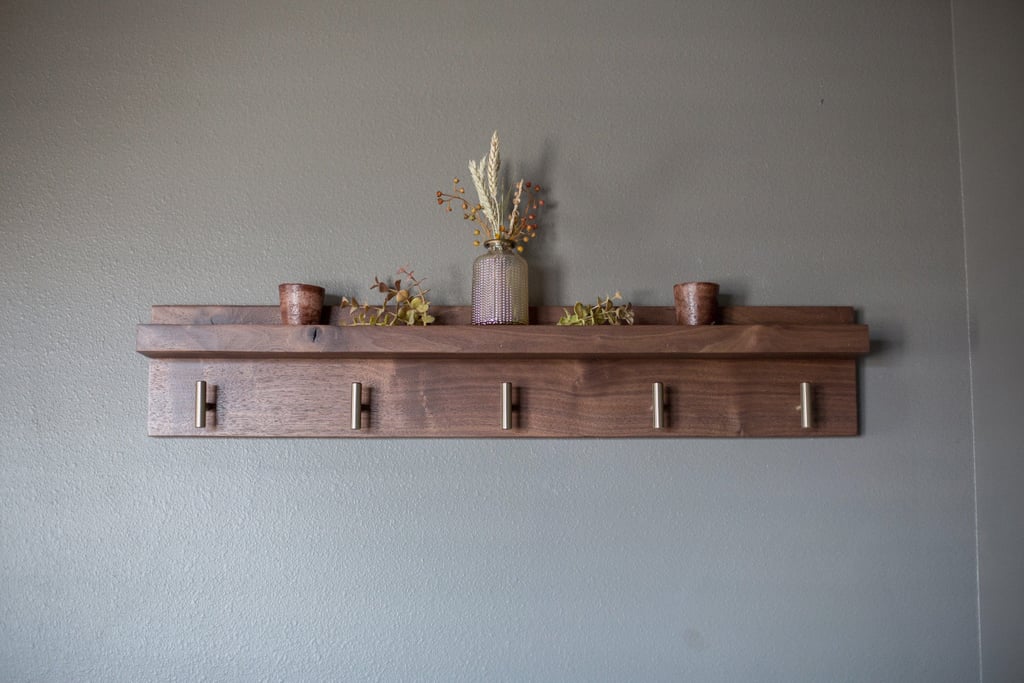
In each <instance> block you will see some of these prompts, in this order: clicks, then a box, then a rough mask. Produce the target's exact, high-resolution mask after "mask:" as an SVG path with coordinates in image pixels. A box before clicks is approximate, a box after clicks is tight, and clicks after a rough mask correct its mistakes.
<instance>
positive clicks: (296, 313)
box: [277, 282, 324, 325]
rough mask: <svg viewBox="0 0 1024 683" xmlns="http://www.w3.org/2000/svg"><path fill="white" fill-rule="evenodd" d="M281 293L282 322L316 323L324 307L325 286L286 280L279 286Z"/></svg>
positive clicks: (290, 323)
mask: <svg viewBox="0 0 1024 683" xmlns="http://www.w3.org/2000/svg"><path fill="white" fill-rule="evenodd" d="M277 291H278V293H279V294H280V295H281V322H282V323H284V324H285V325H316V324H317V323H319V322H320V314H321V313H322V311H323V308H324V288H323V287H317V286H316V285H304V284H300V283H296V282H286V283H284V284H282V285H278V287H277Z"/></svg>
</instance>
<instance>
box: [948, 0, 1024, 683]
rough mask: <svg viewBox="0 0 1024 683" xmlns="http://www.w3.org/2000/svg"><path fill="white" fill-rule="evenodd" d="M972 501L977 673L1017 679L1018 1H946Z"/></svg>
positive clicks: (1021, 209) (1021, 26) (1022, 500)
mask: <svg viewBox="0 0 1024 683" xmlns="http://www.w3.org/2000/svg"><path fill="white" fill-rule="evenodd" d="M953 16H954V18H955V23H954V26H955V27H956V33H955V36H956V48H957V49H956V65H957V68H956V75H957V84H958V93H959V97H958V101H959V120H960V139H961V141H962V168H963V187H964V200H963V202H964V225H965V226H966V231H965V235H966V237H967V239H966V252H967V272H968V282H969V287H968V291H969V292H970V297H969V310H970V340H971V361H972V372H973V378H974V381H973V386H974V392H973V399H974V423H975V442H974V451H975V462H976V473H977V474H976V476H977V500H978V502H977V506H978V556H979V579H980V585H981V593H980V615H981V618H980V626H981V643H982V647H981V652H982V665H983V666H982V672H983V674H984V679H985V680H986V681H1019V680H1021V679H1024V647H1022V646H1021V644H1022V642H1024V496H1022V495H1021V491H1022V490H1024V458H1022V457H1021V456H1022V455H1024V448H1022V447H1021V445H1020V441H1021V440H1020V434H1019V427H1020V420H1021V415H1022V412H1024V411H1022V410H1021V407H1022V404H1024V401H1022V400H1021V386H1024V359H1022V358H1021V354H1020V352H1021V341H1020V340H1021V333H1022V332H1024V313H1022V312H1021V308H1020V306H1019V305H1018V304H1017V299H1019V297H1020V295H1021V293H1022V292H1024V272H1022V269H1021V257H1022V256H1024V174H1022V173H1021V163H1022V162H1024V115H1022V114H1024V88H1022V87H1021V83H1022V82H1024V40H1022V36H1024V4H1022V3H1019V2H1010V1H999V2H996V1H992V2H985V3H977V2H959V1H958V2H954V3H953Z"/></svg>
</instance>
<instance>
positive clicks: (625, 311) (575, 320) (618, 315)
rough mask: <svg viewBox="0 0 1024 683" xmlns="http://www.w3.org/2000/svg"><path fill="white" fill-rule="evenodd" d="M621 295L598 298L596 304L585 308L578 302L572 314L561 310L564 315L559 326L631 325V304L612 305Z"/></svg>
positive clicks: (632, 315)
mask: <svg viewBox="0 0 1024 683" xmlns="http://www.w3.org/2000/svg"><path fill="white" fill-rule="evenodd" d="M621 299H622V295H621V294H620V293H618V292H615V294H613V295H612V296H610V297H608V296H606V297H605V298H603V299H602V298H601V297H598V298H597V303H596V304H594V305H592V306H587V305H585V304H583V303H582V302H580V301H577V302H576V305H574V306H573V307H572V312H570V311H569V310H568V309H563V311H565V315H563V316H562V317H561V318H559V320H558V324H559V325H623V324H625V325H632V324H633V319H634V313H633V304H631V303H625V304H619V305H618V306H616V305H614V304H613V303H612V301H619V300H621Z"/></svg>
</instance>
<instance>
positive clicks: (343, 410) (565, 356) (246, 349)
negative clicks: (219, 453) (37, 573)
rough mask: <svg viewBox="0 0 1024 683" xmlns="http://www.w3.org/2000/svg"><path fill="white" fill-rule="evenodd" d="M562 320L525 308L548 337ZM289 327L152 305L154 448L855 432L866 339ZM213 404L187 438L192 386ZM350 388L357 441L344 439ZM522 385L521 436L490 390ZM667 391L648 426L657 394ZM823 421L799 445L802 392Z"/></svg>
mask: <svg viewBox="0 0 1024 683" xmlns="http://www.w3.org/2000/svg"><path fill="white" fill-rule="evenodd" d="M561 312H562V309H561V307H542V308H539V309H534V310H533V315H534V320H535V321H540V322H543V323H552V322H554V321H555V320H557V319H558V316H560V315H561ZM328 313H329V315H327V317H326V318H325V319H327V320H331V321H333V322H334V323H335V324H323V325H310V326H301V327H299V326H287V325H281V324H279V323H278V320H279V319H280V318H279V315H280V313H279V307H277V306H155V307H153V312H152V319H153V323H152V324H147V325H139V326H138V329H137V337H136V349H137V350H138V351H139V353H142V354H144V355H146V356H148V357H149V358H150V376H149V398H150V403H149V432H150V434H152V435H155V436H202V437H211V436H212V437H222V436H223V437H256V436H268V437H345V438H374V437H399V438H414V437H470V438H476V437H482V438H512V437H545V438H578V437H585V438H616V437H651V438H662V437H697V436H699V437H747V436H758V437H781V436H786V437H804V436H851V435H855V434H857V432H858V406H857V401H858V398H857V360H856V359H857V357H858V356H859V355H862V354H865V353H867V352H868V350H869V346H870V340H869V337H868V328H867V326H865V325H858V324H855V315H854V311H853V309H852V308H849V307H727V308H725V309H723V311H722V319H723V322H724V323H726V324H722V325H714V326H694V327H690V326H681V325H676V324H674V321H675V313H674V309H673V308H672V307H651V308H641V309H639V310H638V316H639V317H640V320H641V321H642V322H643V321H646V322H647V324H638V325H634V326H632V327H629V326H624V327H609V326H606V327H589V328H576V327H557V326H555V325H553V324H533V325H529V326H507V327H506V326H502V327H475V326H472V325H468V324H465V323H468V320H469V309H468V307H464V306H463V307H441V308H440V310H439V311H438V315H439V317H440V318H441V321H442V322H443V323H445V324H439V325H434V326H430V327H425V328H424V327H417V328H410V327H394V328H377V327H349V326H339V325H337V324H336V322H337V318H338V314H339V310H338V309H337V308H336V307H335V308H330V309H325V314H328ZM197 380H205V381H206V382H207V383H208V384H209V395H210V396H213V397H215V402H216V406H215V407H214V408H213V409H211V410H209V411H207V427H206V428H204V429H197V428H195V427H194V410H195V406H194V401H195V390H194V388H195V382H196V381H197ZM352 382H360V383H362V385H363V395H364V402H365V404H366V408H365V410H364V411H363V414H362V415H363V424H364V429H362V430H359V431H353V430H351V429H349V424H350V418H351V412H350V411H351V405H350V400H351V399H350V395H351V394H350V391H351V384H352ZM502 382H511V383H512V384H513V386H514V392H513V396H514V400H515V403H516V410H515V412H514V428H513V429H511V430H507V431H506V430H502V429H501V428H500V424H501V421H500V395H501V394H500V387H501V383H502ZM654 382H661V383H662V384H663V385H664V387H665V396H666V415H665V427H664V428H663V429H660V430H655V429H654V428H653V405H652V384H653V383H654ZM801 382H810V383H811V384H812V386H813V397H814V398H813V401H814V407H815V416H816V417H815V422H814V425H813V427H812V428H811V429H801V427H800V412H799V410H798V408H797V406H798V403H799V397H800V383H801Z"/></svg>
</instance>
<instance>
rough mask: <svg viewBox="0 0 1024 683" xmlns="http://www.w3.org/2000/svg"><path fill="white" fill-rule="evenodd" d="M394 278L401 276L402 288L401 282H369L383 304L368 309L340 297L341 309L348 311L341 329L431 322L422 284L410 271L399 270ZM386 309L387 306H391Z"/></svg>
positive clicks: (376, 280) (353, 299)
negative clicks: (381, 298) (379, 294)
mask: <svg viewBox="0 0 1024 683" xmlns="http://www.w3.org/2000/svg"><path fill="white" fill-rule="evenodd" d="M398 275H404V276H405V278H406V285H405V286H404V287H403V286H402V280H401V278H398V279H395V280H394V281H393V282H388V281H387V280H380V279H379V278H376V277H375V278H373V284H372V285H370V289H375V290H377V291H378V292H380V293H381V294H383V295H384V303H382V304H381V305H380V306H370V305H369V304H367V303H360V302H359V301H358V300H356V299H355V297H353V298H351V299H349V298H348V297H342V299H341V305H342V306H347V307H348V315H349V322H344V321H343V322H342V323H341V324H342V325H380V326H391V325H395V324H397V323H404V324H406V325H429V324H430V323H432V322H434V316H432V315H430V313H429V311H430V301H428V300H427V293H428V292H429V291H430V290H429V289H423V287H422V286H421V283H422V280H420V279H417V278H416V276H414V275H413V272H412V271H411V270H408V269H407V268H399V269H398ZM392 302H394V303H393V305H391V306H389V304H392Z"/></svg>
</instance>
